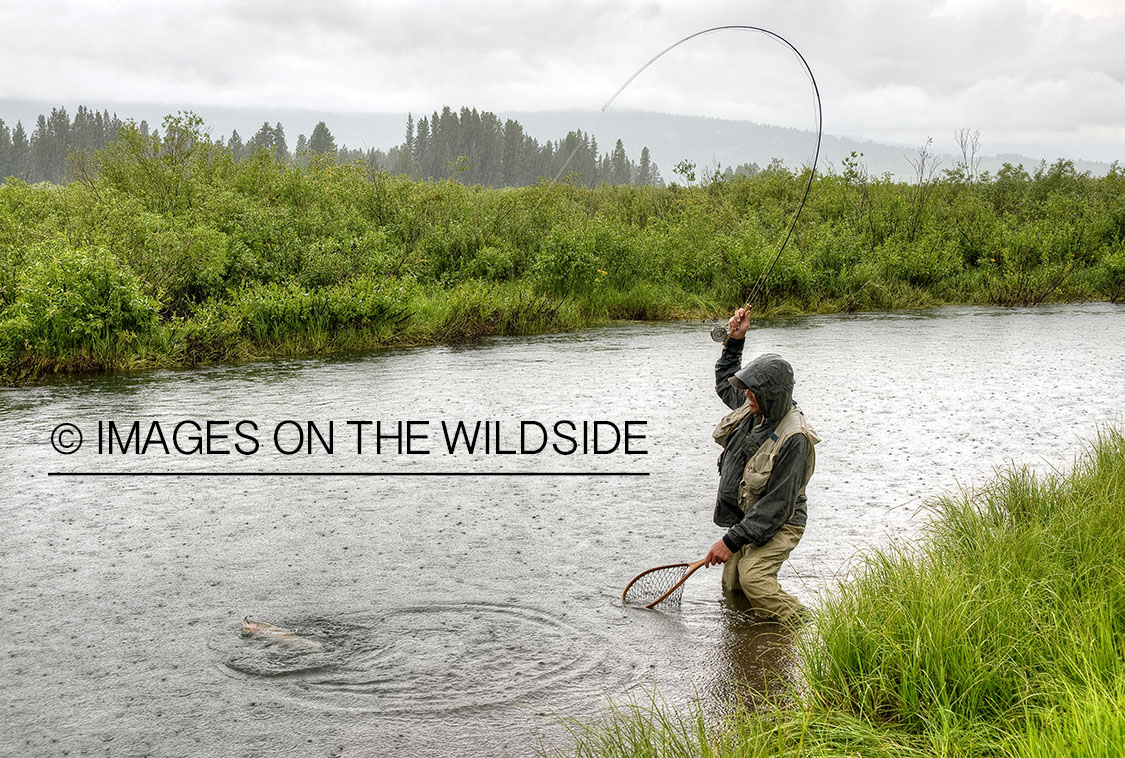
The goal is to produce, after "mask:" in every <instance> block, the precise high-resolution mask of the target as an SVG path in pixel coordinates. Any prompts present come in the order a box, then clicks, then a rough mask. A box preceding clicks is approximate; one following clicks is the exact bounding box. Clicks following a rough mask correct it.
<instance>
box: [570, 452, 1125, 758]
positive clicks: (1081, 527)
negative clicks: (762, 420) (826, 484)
mask: <svg viewBox="0 0 1125 758" xmlns="http://www.w3.org/2000/svg"><path fill="white" fill-rule="evenodd" d="M934 508H935V509H936V518H935V520H934V522H933V524H932V525H931V526H930V528H929V530H928V532H927V534H926V536H925V539H924V540H923V541H921V542H919V543H916V544H911V545H909V546H898V547H893V548H890V549H886V550H881V551H877V552H873V553H871V554H869V555H867V556H866V557H864V559H863V568H862V571H861V572H860V575H859V577H858V578H857V579H856V580H854V581H851V582H848V583H846V584H844V585H843V586H841V587H840V588H839V592H838V593H836V595H835V596H833V597H831V598H829V599H826V600H825V601H823V602H822V604H821V605H820V607H819V609H818V611H817V615H816V620H815V623H814V624H813V626H812V627H810V629H809V630H808V632H807V633H806V634H804V635H803V636H802V637H801V639H800V640H799V642H798V643H797V644H796V658H797V659H798V660H799V661H800V663H799V668H800V680H801V682H802V683H801V684H800V685H799V686H794V687H793V688H792V690H791V691H789V692H786V693H777V694H778V698H777V704H776V705H773V706H769V707H766V708H764V709H760V710H758V711H751V710H749V709H747V708H740V709H738V710H736V711H735V713H734V714H733V715H731V716H730V717H729V718H728V719H726V720H725V721H724V722H722V723H721V724H718V725H716V724H712V723H709V722H708V721H707V720H706V719H705V718H704V717H703V716H701V714H700V713H699V712H686V713H685V712H677V711H675V710H674V709H669V708H665V707H662V706H660V705H655V706H654V705H651V704H650V705H641V706H638V705H636V704H634V705H632V706H627V707H623V708H620V709H618V710H616V711H615V712H613V713H612V714H611V715H610V716H608V717H607V718H606V719H605V720H603V721H602V722H599V723H596V724H594V725H590V726H579V727H578V728H577V729H576V730H575V736H576V742H577V745H576V750H575V752H577V754H579V755H591V756H592V755H597V756H605V755H612V756H617V755H654V756H656V755H658V756H678V755H684V756H727V755H739V756H773V755H816V756H819V755H824V756H827V755H841V754H847V755H880V756H911V757H913V756H919V757H920V756H932V755H949V756H958V755H960V756H989V755H996V756H1000V755H1004V756H1058V755H1068V756H1075V755H1077V756H1111V755H1116V753H1117V751H1118V750H1119V746H1120V745H1121V744H1125V717H1123V715H1122V714H1123V713H1125V650H1123V648H1122V645H1121V640H1122V639H1123V638H1125V635H1123V633H1125V615H1123V613H1122V611H1123V609H1125V569H1123V568H1122V567H1123V566H1125V437H1123V436H1122V434H1121V433H1120V432H1119V431H1115V430H1109V431H1105V432H1103V433H1101V434H1100V435H1099V437H1098V439H1097V441H1096V442H1095V443H1094V444H1093V445H1092V446H1091V448H1090V449H1089V451H1088V452H1087V453H1086V454H1085V455H1084V456H1083V457H1082V458H1081V459H1080V460H1079V461H1078V462H1077V463H1076V465H1075V467H1074V469H1073V470H1072V471H1071V472H1069V473H1056V474H1054V475H1049V476H1034V475H1032V474H1031V473H1029V472H1028V471H1027V470H1026V469H1021V468H1013V469H1010V470H1009V471H1007V472H1005V473H1003V474H1001V475H1000V476H998V477H997V478H996V479H995V480H994V481H993V482H992V483H990V484H989V485H988V486H987V487H984V488H983V489H981V490H980V491H978V492H976V493H972V494H964V495H959V496H949V497H944V498H942V499H940V500H938V501H937V502H936V503H935V504H934Z"/></svg>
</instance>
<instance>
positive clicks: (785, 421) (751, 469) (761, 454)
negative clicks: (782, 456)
mask: <svg viewBox="0 0 1125 758" xmlns="http://www.w3.org/2000/svg"><path fill="white" fill-rule="evenodd" d="M747 405H749V404H748V403H744V404H743V405H741V406H739V407H738V408H736V409H734V410H733V411H731V412H730V413H728V414H727V415H726V416H724V417H723V419H722V421H720V422H719V424H718V426H716V427H715V431H714V432H713V433H712V436H713V437H714V438H715V441H716V442H718V443H719V444H720V445H722V446H723V447H726V444H727V440H728V439H729V438H730V435H731V432H732V431H734V428H735V427H736V426H738V425H739V424H740V423H742V421H743V420H744V419H745V418H746V417H747V416H749V415H751V414H750V410H749V409H748V408H747ZM794 434H803V435H805V438H806V439H808V441H809V473H808V475H807V476H806V477H805V481H804V483H803V484H802V485H801V491H800V492H799V493H797V496H798V497H800V496H802V495H804V494H805V487H807V486H808V483H809V480H810V479H811V478H812V474H813V469H814V468H816V449H815V448H816V443H818V442H820V437H819V436H818V435H817V433H816V430H815V429H813V428H812V424H810V423H809V422H808V419H806V418H805V414H804V413H802V412H801V409H800V408H798V407H797V406H793V408H791V409H790V410H789V412H788V413H786V414H785V416H784V417H782V419H781V422H780V423H779V424H778V425H777V428H776V429H774V430H773V433H772V434H771V435H770V436H769V437H767V438H766V440H765V442H763V443H762V444H761V446H760V447H759V448H758V449H757V450H756V451H755V452H754V454H753V455H751V456H750V460H748V461H746V467H745V468H744V469H743V470H742V481H741V482H740V483H739V485H738V507H739V508H741V509H742V512H743V513H746V512H747V511H749V510H750V509H751V508H752V507H753V506H754V503H756V502H758V498H759V497H761V496H762V493H763V492H765V491H766V484H767V483H768V482H769V478H770V472H771V471H773V462H774V459H776V458H777V454H778V452H780V451H781V447H782V445H784V444H785V441H786V440H788V439H789V438H790V437H792V436H793V435H794Z"/></svg>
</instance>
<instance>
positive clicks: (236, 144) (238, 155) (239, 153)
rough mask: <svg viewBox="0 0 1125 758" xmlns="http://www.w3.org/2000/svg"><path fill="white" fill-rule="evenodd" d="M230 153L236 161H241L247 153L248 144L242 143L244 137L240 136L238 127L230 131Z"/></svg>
mask: <svg viewBox="0 0 1125 758" xmlns="http://www.w3.org/2000/svg"><path fill="white" fill-rule="evenodd" d="M230 154H231V157H232V158H234V160H235V161H241V160H242V158H243V157H244V156H245V155H246V146H245V145H243V144H242V137H240V136H238V130H237V129H235V130H234V131H232V132H231V133H230Z"/></svg>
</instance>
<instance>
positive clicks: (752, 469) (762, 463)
mask: <svg viewBox="0 0 1125 758" xmlns="http://www.w3.org/2000/svg"><path fill="white" fill-rule="evenodd" d="M775 457H777V453H776V452H772V453H768V454H766V455H753V456H751V457H750V460H749V461H747V463H746V470H745V471H743V473H742V483H743V485H744V487H745V491H746V492H747V493H748V494H750V495H754V496H755V499H757V497H758V496H759V495H761V494H762V493H763V492H765V491H766V484H768V483H769V480H770V472H771V471H772V470H773V461H774V458H775Z"/></svg>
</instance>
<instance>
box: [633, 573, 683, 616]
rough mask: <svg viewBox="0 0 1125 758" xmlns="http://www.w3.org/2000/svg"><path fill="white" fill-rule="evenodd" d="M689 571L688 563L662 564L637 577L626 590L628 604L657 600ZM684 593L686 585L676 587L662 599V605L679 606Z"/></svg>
mask: <svg viewBox="0 0 1125 758" xmlns="http://www.w3.org/2000/svg"><path fill="white" fill-rule="evenodd" d="M687 572H688V564H686V563H681V564H677V565H675V566H662V567H660V568H654V569H650V570H648V571H646V572H644V573H643V574H641V575H640V576H638V577H637V578H636V579H634V580H633V583H632V584H630V585H629V587H628V589H626V590H625V597H624V600H625V604H626V605H644V606H647V605H649V604H650V603H653V602H655V601H656V600H657V599H659V598H660V596H661V595H663V594H664V593H665V592H667V591H668V590H670V589H672V587H673V586H674V585H675V584H676V582H678V581H680V580H681V579H683V578H684V576H685V575H686V574H687ZM683 594H684V585H682V584H681V585H680V586H679V587H676V591H675V592H673V593H672V594H671V595H669V596H668V597H666V598H664V599H663V600H661V601H660V607H662V608H663V607H665V606H678V605H679V604H680V598H681V597H683Z"/></svg>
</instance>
